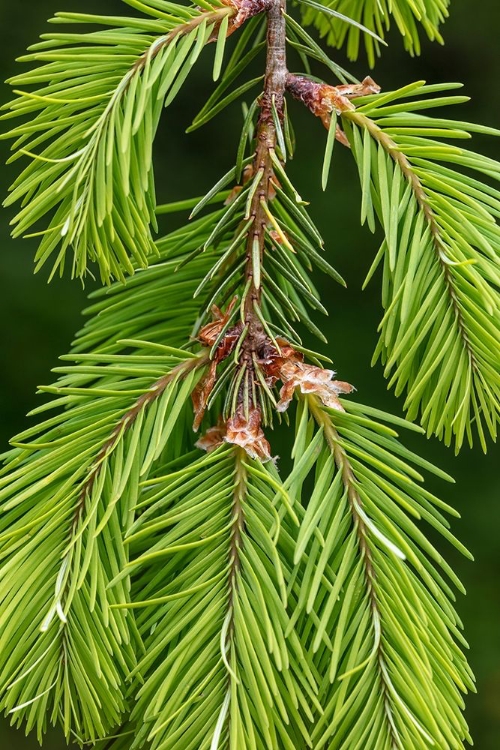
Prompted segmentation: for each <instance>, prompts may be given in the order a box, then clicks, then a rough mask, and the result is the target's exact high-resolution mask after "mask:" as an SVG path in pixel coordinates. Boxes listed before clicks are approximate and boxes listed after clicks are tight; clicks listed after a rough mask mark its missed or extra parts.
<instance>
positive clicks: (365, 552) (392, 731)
mask: <svg viewBox="0 0 500 750" xmlns="http://www.w3.org/2000/svg"><path fill="white" fill-rule="evenodd" d="M306 398H307V404H308V408H309V410H310V412H311V415H312V416H313V417H314V419H315V420H316V423H317V425H318V427H319V428H320V429H322V430H323V432H324V436H325V440H326V442H327V443H328V446H329V448H330V450H331V453H332V456H333V459H334V461H335V465H336V466H337V469H338V471H339V472H340V473H341V476H342V484H343V486H344V489H345V492H346V493H347V498H348V502H349V509H350V513H351V517H352V524H353V527H354V529H355V533H356V536H357V540H358V546H359V551H360V555H361V558H362V560H363V566H364V579H365V585H366V589H367V591H368V597H369V601H370V609H371V616H372V627H373V641H374V647H373V653H374V654H375V658H376V661H377V667H378V677H379V680H380V692H381V694H382V696H383V703H384V712H385V718H386V722H387V726H388V734H389V736H390V737H391V750H404V748H403V745H402V744H401V739H400V736H399V734H398V731H397V728H396V723H395V718H394V714H393V705H392V701H393V697H392V692H393V687H392V685H391V683H390V680H389V670H388V667H387V662H386V658H385V653H384V644H383V639H384V631H383V617H382V614H381V611H380V604H379V600H378V595H377V572H376V568H375V565H374V561H373V554H372V549H371V546H370V535H369V531H368V527H367V525H366V521H365V518H366V514H365V512H364V509H363V500H362V498H361V496H360V495H359V492H358V489H357V481H356V477H355V474H354V470H353V467H352V465H351V463H350V462H349V458H348V456H347V453H346V452H345V450H344V449H343V447H342V443H341V440H340V437H339V434H338V433H337V431H336V429H335V425H334V423H333V422H332V420H331V419H330V418H329V417H328V415H327V414H326V413H325V411H324V410H323V409H322V408H321V406H320V403H319V400H318V397H317V396H308V397H306ZM428 739H430V738H428Z"/></svg>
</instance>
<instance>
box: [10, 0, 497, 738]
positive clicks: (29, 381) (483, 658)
mask: <svg viewBox="0 0 500 750" xmlns="http://www.w3.org/2000/svg"><path fill="white" fill-rule="evenodd" d="M62 9H64V10H75V11H76V10H80V11H89V12H101V13H107V12H109V13H115V12H119V13H123V12H124V11H125V12H129V11H130V9H128V10H127V8H125V6H123V4H122V3H120V0H10V1H9V2H6V0H0V78H1V79H4V78H7V77H8V76H9V75H11V74H12V73H13V71H14V69H15V68H14V62H13V61H14V59H15V58H16V57H17V56H18V55H20V54H22V53H23V51H24V50H25V48H26V46H27V45H28V44H30V43H32V42H33V41H35V39H36V37H37V36H38V34H40V33H42V32H43V31H44V30H45V28H46V27H45V20H46V18H48V17H49V16H50V15H51V14H52V13H53V12H54V11H57V10H62ZM130 12H133V11H130ZM499 33H500V6H499V3H498V0H479V1H478V2H474V3H472V2H466V0H454V2H453V3H452V13H451V18H450V20H449V22H448V24H447V26H446V27H445V29H444V34H445V38H446V46H445V47H439V46H438V45H431V44H428V43H425V44H424V51H423V54H422V57H421V58H416V59H412V58H410V57H408V56H407V55H406V54H405V53H404V51H403V49H402V44H401V40H400V38H399V37H398V35H397V34H392V35H391V38H390V47H389V49H388V50H386V51H385V53H384V58H383V60H382V61H381V63H380V65H379V67H378V68H377V69H376V71H375V73H374V74H373V75H374V77H375V80H376V81H377V82H378V83H380V84H381V85H382V87H383V88H384V89H390V88H395V87H398V86H401V85H404V84H406V83H409V82H410V81H413V80H417V79H421V78H425V79H426V80H427V81H429V82H438V81H462V82H464V83H465V92H466V93H467V94H469V95H471V96H472V102H470V103H469V104H466V105H462V107H461V108H460V109H459V110H458V109H457V110H455V116H456V117H457V118H458V119H467V118H468V119H471V120H477V121H480V122H484V123H487V124H489V125H494V126H497V127H498V126H500V87H499V83H498V82H499V79H500V58H499V44H498V37H499ZM211 54H212V53H211V52H210V53H208V55H211ZM336 59H337V60H339V61H340V62H343V63H345V60H344V59H343V55H342V54H337V55H336ZM295 66H297V63H296V62H295V63H294V64H293V65H291V67H295ZM204 68H207V70H208V68H209V66H208V65H207V66H204V65H203V64H202V65H201V66H200V67H199V68H198V69H197V70H196V71H195V73H194V74H193V77H192V78H191V79H190V82H189V81H188V83H187V85H186V87H185V91H184V94H182V95H181V96H179V97H178V99H177V103H176V106H174V107H173V108H170V109H169V110H168V113H167V117H166V118H165V120H164V121H163V124H162V125H161V128H160V133H159V137H158V140H157V147H156V150H157V153H156V164H157V168H156V176H157V186H158V196H159V200H160V201H166V200H176V199H179V198H184V197H189V196H192V195H197V194H201V193H202V192H203V191H205V190H206V189H208V188H209V187H211V185H212V184H213V183H214V182H215V181H216V179H217V178H218V177H219V176H220V175H221V174H222V173H224V172H225V171H227V169H228V168H229V167H230V166H231V165H232V164H233V163H234V156H235V151H236V145H237V139H238V135H239V124H240V110H239V106H238V105H234V107H233V109H232V110H230V111H229V112H228V113H227V114H226V115H225V116H224V115H223V116H222V117H221V116H219V117H218V118H216V119H215V120H213V121H212V122H211V123H209V124H208V126H206V127H205V128H204V129H202V130H201V131H197V132H196V133H194V134H193V135H191V136H186V135H184V129H185V127H187V126H188V125H189V123H190V120H191V118H192V117H193V115H194V114H195V113H196V110H197V107H199V106H201V104H203V102H204V100H205V98H206V97H207V95H208V94H209V92H210V91H211V88H212V84H211V81H210V77H209V75H206V74H205V72H206V71H205V70H204ZM350 69H351V70H352V71H353V72H354V73H355V74H356V75H357V76H358V77H360V78H362V77H363V76H364V75H365V74H366V73H367V72H368V71H367V69H366V66H365V63H364V61H359V62H358V63H356V64H354V65H352V66H351V68H350ZM8 97H9V92H8V88H7V87H6V86H5V87H2V89H1V90H0V100H1V101H2V102H4V101H6V100H7V99H8ZM292 111H293V115H294V122H295V129H296V132H297V139H298V149H297V154H296V158H295V160H294V162H292V164H291V166H290V169H291V171H292V173H293V177H294V180H295V184H296V186H297V187H298V189H299V191H300V193H301V194H302V195H303V196H304V197H306V198H307V199H309V200H310V201H311V204H312V206H311V213H312V215H313V217H314V218H315V219H316V220H317V223H318V226H319V227H320V229H321V230H322V232H323V235H324V237H325V240H326V244H327V249H328V252H329V254H330V258H331V259H333V263H334V265H335V266H336V267H337V268H338V269H339V270H340V272H341V273H342V274H343V276H344V277H345V278H346V279H347V281H348V289H347V290H344V289H341V288H340V287H336V286H335V287H334V286H332V285H331V283H330V282H329V281H325V280H324V279H321V278H320V279H318V284H319V286H320V288H322V292H323V299H324V301H325V303H326V305H327V307H328V308H329V310H330V317H329V319H328V320H326V321H322V324H323V329H324V330H325V331H326V332H327V334H328V337H329V340H330V345H329V347H325V351H328V353H329V354H330V356H331V357H332V358H333V360H334V362H335V366H336V368H337V369H338V370H339V376H340V377H341V379H342V380H347V381H349V382H351V383H354V384H355V385H356V387H357V389H358V397H359V399H360V400H362V401H365V402H367V403H369V404H371V405H374V406H377V407H379V408H384V409H388V410H392V411H393V412H395V413H398V414H400V413H401V401H400V400H396V399H395V398H394V397H393V396H392V394H390V393H388V392H387V391H386V387H385V383H384V380H383V378H382V374H381V370H380V368H379V367H375V368H374V369H373V370H372V369H370V364H369V363H370V359H371V354H372V351H373V348H374V346H375V341H376V327H377V323H378V321H379V318H380V307H379V288H378V279H375V280H374V281H373V282H372V284H371V286H370V287H369V288H368V290H367V291H365V292H364V293H363V294H362V293H361V291H360V286H361V283H362V280H363V278H364V275H365V273H366V271H367V269H368V267H369V266H370V264H371V261H372V259H373V255H374V252H375V251H376V249H377V240H376V238H374V237H372V236H371V235H370V233H369V232H368V231H365V230H361V229H360V227H359V221H358V215H359V188H358V184H357V177H356V173H355V170H354V165H353V162H352V159H351V158H350V157H349V154H347V153H345V152H344V151H343V149H342V147H340V146H339V145H337V147H336V153H335V158H334V166H333V170H334V172H333V175H332V179H331V182H330V187H329V190H328V192H327V193H326V194H323V193H321V191H320V189H319V178H320V172H321V160H322V149H323V148H324V141H325V131H324V130H323V129H322V126H321V124H320V122H319V120H316V119H315V118H313V117H311V116H308V114H307V113H306V112H304V111H302V110H301V109H299V108H298V107H295V106H293V107H292ZM450 114H451V113H450ZM476 143H477V146H476V147H477V148H478V149H480V150H482V151H483V152H484V153H487V154H489V155H491V156H496V157H499V156H500V141H495V140H493V139H487V138H482V139H478V142H476ZM7 149H8V146H7V144H6V143H5V142H0V150H1V154H0V163H2V164H3V162H4V161H5V158H6V157H7V153H8V150H7ZM14 174H15V167H14V168H12V167H7V168H5V167H3V166H2V169H1V172H0V188H1V190H0V192H1V194H2V196H3V195H4V194H5V192H6V189H7V186H8V184H9V183H10V182H11V181H12V179H13V176H14ZM11 217H12V211H11V210H9V211H5V212H3V213H2V214H0V242H1V251H0V441H1V444H2V445H3V446H4V445H6V442H7V440H8V438H9V437H10V436H11V435H13V434H14V433H16V432H17V431H19V430H20V429H22V428H23V427H24V425H25V424H26V420H25V418H24V416H23V415H24V414H25V413H26V412H27V411H28V410H29V409H30V408H32V407H33V405H34V404H35V396H34V391H35V388H36V385H37V384H38V383H42V382H43V383H46V382H48V381H49V380H50V378H51V376H50V373H49V371H50V368H51V367H53V366H54V365H55V364H56V359H57V357H58V355H60V354H63V353H65V352H66V351H67V349H68V347H69V345H70V342H71V339H72V336H73V334H74V332H75V330H76V329H77V328H78V327H79V325H80V322H81V318H80V313H81V310H82V308H83V306H84V305H85V293H86V292H85V290H83V289H82V287H81V284H80V283H79V282H70V281H69V280H64V281H60V280H59V281H55V282H53V283H52V284H51V285H50V286H48V285H47V283H46V273H45V272H42V273H40V274H39V275H38V276H36V277H35V276H33V274H32V257H33V253H34V250H35V245H34V241H32V240H19V241H17V242H15V243H13V242H12V240H11V239H10V238H9V231H8V222H9V220H10V218H11ZM164 226H165V227H167V226H168V224H164ZM170 226H172V223H171V224H170ZM90 286H91V285H90ZM89 288H90V287H89ZM311 343H312V342H311ZM406 443H407V444H408V445H410V446H411V447H412V448H414V449H415V450H417V451H419V452H420V453H421V454H423V455H424V456H426V457H427V458H428V459H430V460H432V461H434V462H435V463H437V464H438V465H440V466H441V467H443V468H444V469H445V470H447V471H448V472H450V473H451V474H452V475H453V476H455V477H456V480H457V484H456V486H454V485H448V484H445V483H444V482H441V481H433V480H429V487H430V489H432V490H433V491H436V492H438V493H440V494H441V496H442V497H443V498H444V499H445V500H447V501H448V502H450V503H452V504H453V505H455V506H456V507H458V509H459V510H460V512H461V514H462V521H460V522H458V523H456V524H455V526H454V531H455V532H456V533H457V534H458V535H459V536H460V538H461V539H462V540H463V541H464V542H465V543H466V544H467V546H468V547H469V548H470V549H471V550H472V552H473V554H474V556H475V558H476V562H475V564H470V563H468V562H466V561H465V560H463V559H461V558H460V557H459V556H458V555H457V554H455V553H454V551H453V550H450V549H444V550H443V551H444V552H445V553H446V555H447V556H448V559H450V561H451V562H452V563H453V564H454V565H455V567H456V569H457V571H458V573H459V574H460V576H461V578H462V579H463V581H464V582H465V585H466V588H467V591H468V595H467V597H466V598H460V599H459V601H458V609H459V612H460V614H461V616H462V617H463V620H464V623H465V628H466V633H467V637H468V640H469V642H470V644H471V654H470V658H471V662H472V666H473V668H474V671H475V673H476V675H477V680H478V690H479V693H478V695H477V696H474V695H473V696H471V697H470V698H469V699H468V701H467V713H468V718H469V721H470V724H471V728H472V734H473V736H474V739H475V745H476V747H477V748H479V750H497V748H500V641H499V630H500V584H499V577H500V545H499V542H498V539H499V536H500V502H499V500H500V498H499V492H498V490H499V484H500V483H499V479H498V451H495V450H493V449H492V450H491V452H490V454H489V455H488V456H487V457H485V456H484V455H482V453H481V452H480V451H479V450H478V449H475V450H468V449H464V451H463V453H462V454H461V456H460V458H455V457H454V456H453V453H452V451H451V450H447V449H446V448H444V447H443V446H442V445H441V444H440V443H438V441H436V440H434V439H432V440H429V441H428V440H426V439H425V438H424V437H419V436H413V435H411V434H410V435H409V436H408V437H406ZM0 450H2V449H0ZM35 746H36V742H35V740H34V739H33V738H29V739H25V738H24V737H23V735H22V733H18V732H14V731H13V730H11V729H10V728H8V727H7V725H6V724H2V725H0V748H2V750H21V749H22V748H34V747H35ZM63 746H64V743H63V742H62V741H61V739H60V738H59V736H58V735H51V736H50V737H49V738H48V739H47V742H46V747H48V748H49V749H50V750H59V748H62V747H63ZM408 750H411V749H408ZM437 750H439V749H437Z"/></svg>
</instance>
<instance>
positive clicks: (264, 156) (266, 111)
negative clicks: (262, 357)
mask: <svg viewBox="0 0 500 750" xmlns="http://www.w3.org/2000/svg"><path fill="white" fill-rule="evenodd" d="M285 9H286V0H271V2H270V5H269V9H268V10H267V58H266V71H265V79H264V91H263V93H262V95H261V98H260V115H259V120H258V123H257V132H256V142H257V143H256V149H255V156H254V161H253V173H254V174H257V173H258V172H259V171H261V172H262V176H261V178H260V182H259V185H258V187H257V190H256V191H255V194H254V196H253V199H252V203H251V207H250V216H251V218H252V219H253V222H252V225H251V229H250V231H249V233H248V238H247V245H246V265H245V282H246V289H247V293H246V298H245V301H244V318H245V319H244V322H245V325H246V326H247V327H248V334H247V337H246V339H245V344H244V346H243V350H242V357H241V365H243V364H244V365H245V366H246V377H247V378H250V377H252V372H253V369H254V364H253V359H254V357H253V355H254V354H255V352H256V350H257V348H258V347H257V344H258V342H259V340H262V337H263V334H264V331H263V328H262V324H261V322H260V320H259V318H258V317H257V315H256V313H255V306H256V305H258V306H260V301H261V296H262V289H261V279H260V269H261V267H262V264H263V260H264V248H265V237H266V226H267V223H268V219H267V215H266V212H265V210H264V206H265V205H266V204H267V202H268V201H269V200H270V199H271V198H272V196H273V192H274V189H273V179H274V170H273V163H272V159H271V153H272V151H273V150H274V149H275V147H276V143H277V134H276V126H275V120H274V118H273V110H274V113H275V116H277V117H278V119H279V121H282V120H283V105H284V93H285V86H286V76H287V68H286V23H285V17H284V15H283V13H284V11H285Z"/></svg>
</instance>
